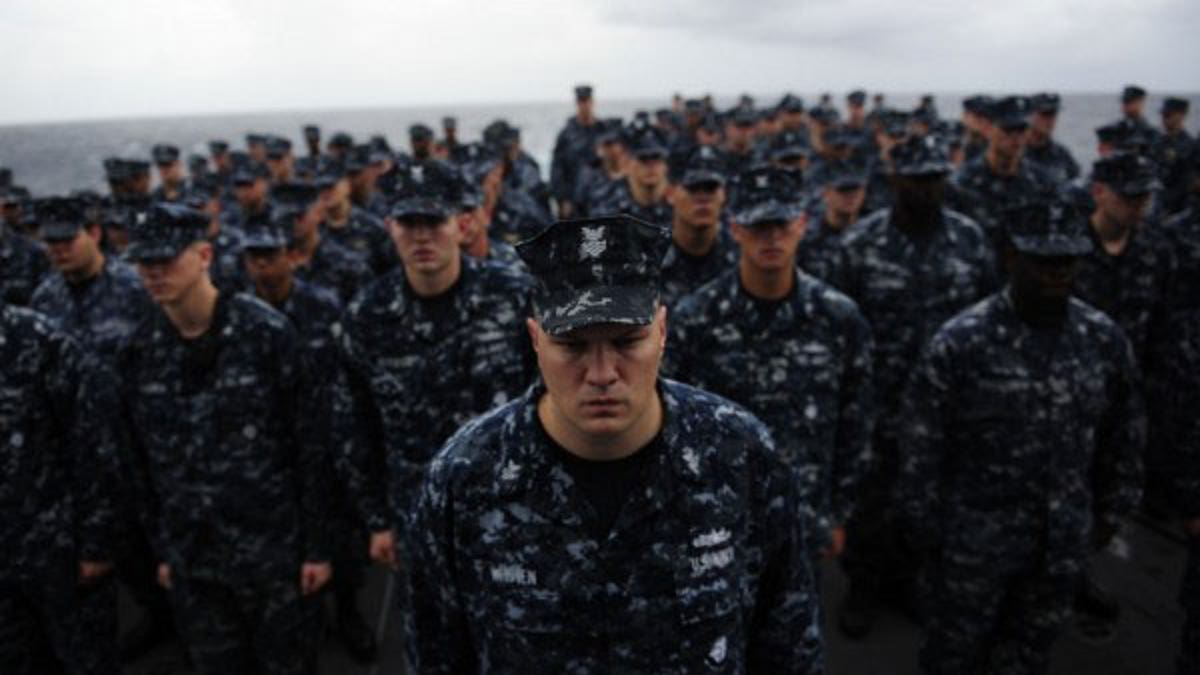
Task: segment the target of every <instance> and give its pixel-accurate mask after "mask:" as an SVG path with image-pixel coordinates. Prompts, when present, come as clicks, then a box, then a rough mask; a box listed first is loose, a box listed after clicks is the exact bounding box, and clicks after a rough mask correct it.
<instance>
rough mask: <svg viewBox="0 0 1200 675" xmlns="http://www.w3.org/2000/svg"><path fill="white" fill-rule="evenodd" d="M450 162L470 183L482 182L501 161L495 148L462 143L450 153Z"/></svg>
mask: <svg viewBox="0 0 1200 675" xmlns="http://www.w3.org/2000/svg"><path fill="white" fill-rule="evenodd" d="M450 160H451V161H452V162H454V164H456V165H458V167H459V169H460V170H461V171H462V174H463V176H464V178H466V180H467V181H468V182H470V183H479V182H480V181H482V180H483V177H484V176H485V175H487V173H488V172H489V171H491V170H492V168H493V167H495V166H496V165H497V164H499V163H500V162H501V161H502V160H501V158H500V155H499V153H498V151H497V149H496V147H495V146H492V145H486V144H484V143H462V144H460V145H458V146H457V147H455V148H454V150H453V151H452V152H451V153H450Z"/></svg>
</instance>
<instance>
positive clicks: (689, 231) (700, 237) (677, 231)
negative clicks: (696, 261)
mask: <svg viewBox="0 0 1200 675" xmlns="http://www.w3.org/2000/svg"><path fill="white" fill-rule="evenodd" d="M718 228H720V224H719V223H712V224H708V225H703V226H695V225H689V224H688V223H685V222H683V221H682V220H680V219H678V218H676V219H675V222H674V223H672V224H671V238H672V239H673V240H674V241H675V245H676V246H678V247H679V250H681V251H683V252H684V253H686V254H688V255H690V256H692V257H694V258H700V257H703V256H706V255H708V254H709V252H711V251H712V250H713V248H714V247H715V246H716V244H717V232H718Z"/></svg>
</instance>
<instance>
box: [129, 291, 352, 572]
mask: <svg viewBox="0 0 1200 675" xmlns="http://www.w3.org/2000/svg"><path fill="white" fill-rule="evenodd" d="M119 370H120V372H121V374H122V377H123V388H124V391H123V395H122V404H123V414H124V419H125V423H126V427H127V428H128V430H129V432H130V436H131V447H130V449H129V458H128V460H127V462H125V463H126V464H127V465H128V466H129V467H130V471H131V477H132V479H133V481H134V484H135V486H136V487H137V489H138V494H139V498H140V500H141V505H142V512H143V520H144V526H145V528H146V532H147V535H148V537H149V539H150V541H151V543H152V545H153V547H154V550H155V552H156V553H157V554H158V556H159V559H160V560H162V561H164V562H167V563H168V564H170V565H171V568H172V573H175V574H179V575H182V576H187V577H192V578H209V579H215V580H220V581H224V582H227V583H230V582H237V581H238V580H244V581H250V580H255V581H264V580H278V579H280V578H287V579H292V578H294V576H293V575H295V574H296V573H297V572H298V571H299V569H300V565H301V564H302V563H303V562H305V561H323V560H328V559H329V558H328V543H327V542H328V535H327V532H326V521H325V519H326V517H327V516H326V514H327V513H328V501H329V499H328V491H327V490H328V484H327V481H328V480H329V465H328V458H327V454H326V453H327V449H326V448H325V447H324V446H323V445H322V444H321V443H320V442H317V441H318V438H317V437H316V435H315V434H313V433H311V432H310V431H309V430H308V427H307V425H308V424H309V420H307V419H305V416H304V415H303V414H301V413H302V412H303V411H305V410H306V409H307V407H306V404H305V396H306V395H307V392H308V391H309V387H308V386H307V384H306V373H305V371H304V368H303V360H302V357H301V352H300V346H299V344H298V341H297V336H296V332H295V330H294V329H293V328H292V326H291V324H290V323H289V322H288V320H287V318H286V317H285V316H284V315H283V314H280V313H279V312H277V311H275V310H274V309H272V308H271V307H269V306H268V305H267V304H266V303H263V302H262V301H260V300H258V299H257V298H254V297H251V296H249V295H244V294H226V293H221V294H220V295H219V296H218V299H217V305H216V310H215V312H214V315H213V318H212V324H211V326H210V328H209V329H208V331H207V332H206V333H205V334H204V335H202V336H201V337H199V338H195V339H184V338H183V337H181V336H180V334H179V332H178V331H177V330H176V329H175V327H174V326H173V325H172V324H171V322H170V321H169V320H168V319H167V317H166V315H165V314H164V313H162V311H161V310H159V311H157V312H155V313H154V314H152V315H151V316H150V317H149V318H148V319H147V320H146V321H145V322H143V324H142V325H141V326H140V327H139V328H138V330H137V331H136V332H135V333H134V335H133V337H132V338H131V340H130V342H129V346H128V348H127V349H126V350H125V351H123V352H122V354H121V359H120V361H119Z"/></svg>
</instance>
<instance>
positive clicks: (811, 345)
mask: <svg viewBox="0 0 1200 675" xmlns="http://www.w3.org/2000/svg"><path fill="white" fill-rule="evenodd" d="M668 325H669V327H670V338H669V341H668V343H667V350H666V354H665V356H664V362H663V373H664V374H666V375H668V376H670V377H673V378H675V379H678V380H680V381H683V382H687V383H688V384H692V385H695V386H697V387H700V388H701V389H707V390H708V391H712V392H715V393H718V394H720V395H722V396H725V397H727V398H729V399H731V400H733V401H736V402H737V403H740V404H741V405H744V406H745V407H746V408H747V409H749V410H750V412H752V413H754V414H755V415H756V416H757V417H758V418H759V419H761V420H762V421H763V422H765V423H766V424H767V426H768V427H769V428H770V429H771V433H772V436H773V437H774V438H775V443H776V445H777V446H778V448H779V452H780V454H781V455H782V456H783V459H784V460H785V461H786V462H787V463H788V464H790V465H791V466H792V467H793V468H794V469H795V470H796V472H797V474H798V475H799V477H800V495H801V498H802V499H803V500H804V502H805V505H806V515H808V516H809V518H810V519H811V520H810V522H812V523H814V527H816V528H818V532H817V534H816V535H815V536H813V537H812V539H813V543H814V544H816V545H818V546H822V545H824V544H825V543H827V542H825V537H826V536H827V535H828V531H829V529H830V528H831V527H833V526H835V525H841V524H843V523H845V522H846V520H847V519H848V518H849V517H850V513H851V511H852V510H853V507H854V495H855V491H856V488H857V486H858V481H859V479H861V478H862V476H863V474H864V473H865V472H866V470H867V467H868V465H869V463H870V459H871V432H872V428H873V423H874V413H873V407H874V393H873V391H872V378H871V335H870V330H869V329H868V328H867V322H866V321H865V320H864V319H863V317H862V315H861V314H860V313H859V311H858V307H856V306H855V305H854V302H853V301H852V300H850V299H849V298H847V297H846V296H844V295H842V294H841V293H839V292H838V291H836V290H834V289H833V288H832V287H830V286H828V285H826V284H824V283H822V282H820V281H818V280H816V279H814V278H812V277H810V276H808V275H807V274H804V273H803V272H799V271H798V272H797V273H796V286H795V288H793V290H792V293H791V294H790V295H788V297H786V298H784V299H782V300H779V301H774V302H767V301H762V300H757V299H755V298H753V297H751V296H750V295H749V294H747V293H746V292H745V290H744V289H743V288H742V284H741V282H740V281H739V278H738V271H737V270H736V269H731V270H729V271H727V272H726V273H724V274H722V275H721V276H720V277H718V278H717V279H716V280H714V281H712V282H711V283H708V284H705V285H704V286H702V287H701V288H700V289H699V290H698V291H696V292H695V293H693V294H691V295H688V296H685V297H684V299H683V300H681V301H680V302H679V303H678V304H677V305H676V307H675V313H674V314H673V315H672V316H671V317H670V320H669V321H668Z"/></svg>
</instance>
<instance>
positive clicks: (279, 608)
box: [170, 569, 321, 675]
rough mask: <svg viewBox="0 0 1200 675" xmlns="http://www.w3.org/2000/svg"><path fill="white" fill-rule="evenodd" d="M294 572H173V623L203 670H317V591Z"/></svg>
mask: <svg viewBox="0 0 1200 675" xmlns="http://www.w3.org/2000/svg"><path fill="white" fill-rule="evenodd" d="M299 582H300V579H299V570H298V569H297V573H296V577H295V578H293V579H286V580H283V579H281V580H275V581H270V582H262V581H259V582H253V583H243V584H239V585H231V584H227V583H224V582H219V581H211V580H207V579H203V580H202V579H189V578H186V577H184V578H172V580H171V591H170V598H171V605H172V607H173V609H174V612H175V624H176V627H177V628H178V629H179V634H180V636H181V637H182V638H183V641H184V643H185V644H186V645H187V649H188V653H189V654H190V655H191V657H192V662H193V664H194V665H195V667H196V670H197V671H199V672H200V673H203V674H204V675H238V674H242V673H245V674H246V675H251V674H257V673H264V674H269V675H307V674H309V673H313V672H315V670H316V657H317V649H318V645H319V640H318V638H319V636H320V633H321V613H320V611H319V610H320V604H319V602H320V601H319V594H318V595H314V596H310V597H304V596H302V595H301V594H300V583H299Z"/></svg>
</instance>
